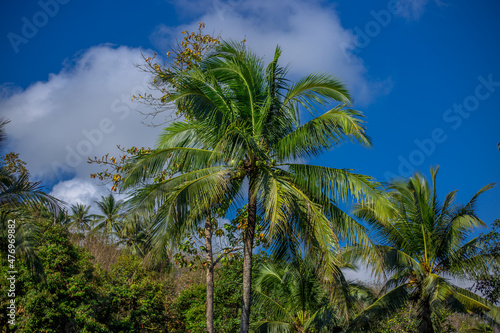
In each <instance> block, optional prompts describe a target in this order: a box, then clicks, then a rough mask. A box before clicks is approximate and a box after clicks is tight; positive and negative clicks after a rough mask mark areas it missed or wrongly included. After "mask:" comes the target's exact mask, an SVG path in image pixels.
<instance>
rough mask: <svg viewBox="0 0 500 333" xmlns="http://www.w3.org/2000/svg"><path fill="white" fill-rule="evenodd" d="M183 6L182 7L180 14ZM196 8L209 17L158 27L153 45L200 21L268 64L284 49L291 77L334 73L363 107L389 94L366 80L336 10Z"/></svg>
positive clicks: (300, 5) (317, 6) (243, 5)
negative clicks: (241, 43)
mask: <svg viewBox="0 0 500 333" xmlns="http://www.w3.org/2000/svg"><path fill="white" fill-rule="evenodd" d="M183 4H184V3H181V4H178V6H181V9H180V10H182V8H184V7H183V6H184V5H183ZM195 4H196V6H197V7H198V8H203V13H205V14H203V15H201V16H200V17H199V18H198V19H197V20H196V22H193V23H191V24H189V25H186V26H181V27H167V26H164V25H162V26H159V27H157V30H156V32H155V33H154V34H153V36H152V41H153V43H155V45H156V46H157V47H158V48H162V47H165V46H167V45H171V43H172V40H175V39H178V40H180V39H182V36H180V35H179V32H180V31H181V30H189V31H194V30H195V29H197V27H198V22H199V21H201V22H204V23H205V24H206V27H207V29H206V31H207V32H212V31H213V32H214V33H215V34H218V33H221V35H222V37H223V38H224V39H229V38H232V39H234V40H243V39H246V40H247V44H248V45H249V47H250V49H251V50H253V51H254V52H256V53H257V54H259V55H265V60H266V61H270V60H271V58H272V56H273V55H274V50H275V48H276V45H277V44H279V45H280V46H281V47H282V49H283V55H282V58H281V61H282V64H290V69H291V74H292V75H300V76H302V75H306V74H309V73H312V72H328V73H334V74H335V75H337V76H338V77H339V78H341V80H343V81H344V82H346V83H347V84H348V86H349V88H350V89H351V91H352V93H353V96H354V97H355V99H356V100H357V101H358V102H361V103H363V104H365V103H367V102H369V101H370V100H371V99H372V98H373V97H374V96H376V95H377V94H379V93H387V85H390V82H388V83H387V84H386V83H382V84H381V82H370V81H369V80H368V79H367V78H366V69H365V66H364V64H363V61H362V60H361V59H360V58H359V57H358V56H357V55H355V54H354V53H352V52H351V51H352V50H353V49H354V48H355V45H354V35H353V33H352V31H350V30H347V29H344V28H343V27H342V24H341V22H340V18H339V16H338V14H337V12H336V11H335V7H334V6H333V5H328V4H325V3H324V2H319V1H304V0H292V1H287V2H282V1H276V0H256V1H240V0H236V1H219V0H216V1H213V2H202V1H195ZM189 6H193V2H189ZM198 12H199V11H198Z"/></svg>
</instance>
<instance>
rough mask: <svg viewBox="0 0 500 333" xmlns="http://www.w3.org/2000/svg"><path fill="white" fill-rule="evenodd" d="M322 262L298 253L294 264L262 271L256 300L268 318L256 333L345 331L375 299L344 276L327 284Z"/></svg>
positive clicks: (364, 288) (262, 322)
mask: <svg viewBox="0 0 500 333" xmlns="http://www.w3.org/2000/svg"><path fill="white" fill-rule="evenodd" d="M319 260H320V258H315V257H314V255H312V253H311V252H309V253H307V254H306V255H305V256H304V257H303V255H302V253H297V254H296V256H295V258H294V259H293V261H292V262H290V263H286V262H280V261H278V264H265V265H264V266H263V267H262V268H261V269H260V271H259V273H258V276H257V279H256V281H255V285H256V288H255V291H254V295H255V296H254V297H255V302H256V305H257V306H258V307H260V308H261V309H262V310H263V311H264V312H265V313H266V314H267V318H266V320H264V321H261V322H257V323H255V327H254V330H255V332H263V333H264V332H303V333H306V332H341V331H342V330H343V327H344V326H346V324H347V323H348V321H349V318H350V315H352V314H353V313H354V312H355V311H358V310H359V308H361V307H363V306H364V305H365V304H366V303H367V302H370V301H372V300H373V299H374V293H373V292H372V291H371V290H370V289H369V288H367V287H366V286H364V285H362V284H360V283H354V282H350V281H346V280H345V278H344V276H343V274H342V273H340V274H337V275H336V276H334V277H333V280H330V281H329V282H328V283H325V279H324V271H323V269H322V268H321V264H320V262H319Z"/></svg>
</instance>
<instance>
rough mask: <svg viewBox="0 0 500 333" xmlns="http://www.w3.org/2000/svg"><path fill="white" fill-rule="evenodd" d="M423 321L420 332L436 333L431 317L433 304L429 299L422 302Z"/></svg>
mask: <svg viewBox="0 0 500 333" xmlns="http://www.w3.org/2000/svg"><path fill="white" fill-rule="evenodd" d="M422 315H423V318H422V323H421V324H420V332H422V333H434V327H433V326H432V319H431V306H430V304H429V301H428V300H424V301H423V304H422Z"/></svg>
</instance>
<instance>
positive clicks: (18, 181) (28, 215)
mask: <svg viewBox="0 0 500 333" xmlns="http://www.w3.org/2000/svg"><path fill="white" fill-rule="evenodd" d="M8 123H9V121H8V120H6V119H5V118H1V117H0V148H2V145H3V143H4V141H5V139H6V135H5V125H7V124H8ZM61 204H62V202H61V201H60V200H58V199H56V198H54V197H52V196H50V195H49V194H47V193H46V192H45V191H44V189H43V187H42V186H41V183H40V182H31V181H30V180H29V174H28V173H27V172H15V171H13V170H8V169H7V168H5V166H4V165H1V166H0V234H1V235H0V236H1V237H0V239H1V241H0V245H1V246H0V247H1V250H0V251H2V253H5V254H6V256H5V257H7V240H8V239H9V238H8V235H9V233H8V230H9V228H8V225H9V223H10V224H11V225H15V231H16V232H15V248H16V255H18V256H19V257H22V258H24V259H26V260H27V262H28V264H29V265H30V266H31V267H35V264H36V262H37V258H36V255H35V253H34V252H33V249H34V247H35V245H36V239H37V234H38V228H37V226H36V225H35V224H34V223H33V222H34V218H33V216H34V215H35V212H36V213H41V212H44V213H49V214H51V215H52V217H54V218H56V216H57V215H58V213H59V212H60V209H61ZM9 221H15V223H14V224H12V222H9Z"/></svg>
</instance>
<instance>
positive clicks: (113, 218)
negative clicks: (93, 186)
mask: <svg viewBox="0 0 500 333" xmlns="http://www.w3.org/2000/svg"><path fill="white" fill-rule="evenodd" d="M95 203H96V204H97V207H98V208H99V210H100V211H101V214H96V215H94V217H95V224H96V226H95V227H94V229H93V231H102V232H103V234H105V235H110V234H112V233H113V232H114V231H116V224H117V223H118V222H119V221H120V220H121V219H122V218H123V217H124V208H125V206H124V202H123V200H118V201H116V199H115V197H114V196H113V194H110V195H108V196H107V197H105V196H101V200H100V201H95Z"/></svg>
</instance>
